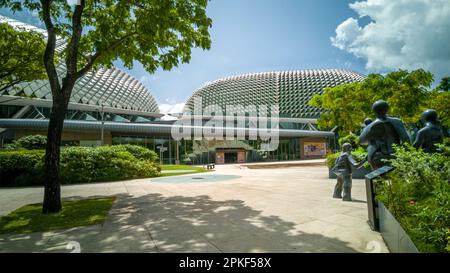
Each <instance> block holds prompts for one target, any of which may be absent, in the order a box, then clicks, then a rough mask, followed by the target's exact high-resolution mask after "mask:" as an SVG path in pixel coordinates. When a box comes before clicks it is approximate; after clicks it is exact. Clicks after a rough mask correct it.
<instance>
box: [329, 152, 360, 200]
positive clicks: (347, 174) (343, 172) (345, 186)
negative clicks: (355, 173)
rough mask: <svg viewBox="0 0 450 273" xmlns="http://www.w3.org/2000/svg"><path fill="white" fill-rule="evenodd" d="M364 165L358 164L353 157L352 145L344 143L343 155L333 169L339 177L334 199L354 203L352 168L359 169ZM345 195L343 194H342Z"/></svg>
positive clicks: (337, 159)
mask: <svg viewBox="0 0 450 273" xmlns="http://www.w3.org/2000/svg"><path fill="white" fill-rule="evenodd" d="M361 165H362V163H359V164H358V163H356V161H355V160H354V159H353V156H352V145H351V144H350V143H344V144H343V145H342V153H341V154H340V155H339V156H338V158H336V162H335V164H334V167H333V168H332V169H331V171H332V172H334V173H335V174H336V176H337V181H336V185H335V186H334V193H333V198H342V201H352V166H353V167H355V168H359V167H360V166H361ZM342 193H343V194H342Z"/></svg>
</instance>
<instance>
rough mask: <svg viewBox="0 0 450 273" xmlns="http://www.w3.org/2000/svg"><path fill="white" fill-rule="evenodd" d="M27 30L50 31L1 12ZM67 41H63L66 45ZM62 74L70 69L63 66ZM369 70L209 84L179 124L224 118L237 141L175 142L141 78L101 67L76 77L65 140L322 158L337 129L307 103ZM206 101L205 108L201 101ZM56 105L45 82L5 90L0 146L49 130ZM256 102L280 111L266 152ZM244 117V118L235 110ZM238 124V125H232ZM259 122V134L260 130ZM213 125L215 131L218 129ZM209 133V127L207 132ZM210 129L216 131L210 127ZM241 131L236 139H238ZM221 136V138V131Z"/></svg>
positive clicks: (228, 155) (200, 159)
mask: <svg viewBox="0 0 450 273" xmlns="http://www.w3.org/2000/svg"><path fill="white" fill-rule="evenodd" d="M0 22H2V23H5V22H6V23H9V24H11V25H13V26H15V27H17V29H23V30H26V31H39V32H41V33H42V34H43V35H45V31H44V30H42V29H38V28H36V27H33V26H30V25H26V24H23V23H21V22H18V21H15V20H12V19H9V18H6V17H0ZM63 45H64V42H63V41H61V40H58V43H57V47H58V50H61V48H62V46H63ZM57 70H58V73H59V75H63V74H64V72H65V66H64V64H63V63H60V64H58V66H57ZM363 79H364V76H363V75H360V74H358V73H355V72H352V71H349V70H341V69H322V70H298V71H279V72H264V73H253V74H245V75H239V76H233V77H227V78H223V79H219V80H216V81H213V82H209V83H206V84H205V85H204V86H203V87H201V88H200V89H198V90H197V91H195V92H193V94H192V96H191V97H190V98H189V99H188V100H187V101H186V104H185V108H184V113H180V114H178V115H174V116H175V117H176V118H177V119H178V121H180V120H183V119H186V117H193V116H194V117H195V116H196V115H199V117H197V118H199V119H200V126H198V124H194V123H188V125H187V127H188V130H192V131H193V132H194V131H195V130H196V129H198V128H199V127H201V129H211V128H209V127H210V124H211V120H214V119H215V118H217V117H218V116H219V117H220V116H221V117H224V118H225V120H228V119H230V118H231V119H232V121H231V123H226V125H224V128H222V129H224V132H225V131H229V130H232V131H233V135H234V136H236V138H235V139H229V138H226V137H225V133H224V137H223V138H211V136H208V135H206V136H205V137H206V138H202V139H195V140H193V139H189V138H188V139H176V138H174V137H173V129H174V126H176V123H177V120H172V121H167V120H162V119H161V118H162V117H163V114H161V113H160V112H159V109H158V105H157V103H156V101H155V99H154V98H153V96H152V95H151V93H150V91H149V90H148V89H147V88H146V87H145V86H144V85H143V84H142V83H141V82H139V81H138V80H137V79H135V78H134V77H132V76H131V75H129V74H127V73H125V72H123V71H121V70H120V69H117V68H99V69H98V70H96V71H94V72H90V73H88V74H86V75H85V76H84V77H83V78H81V79H80V80H78V81H77V83H76V85H75V88H74V90H73V92H72V96H71V98H70V103H69V107H68V108H69V110H68V112H67V114H66V120H65V123H64V132H63V135H62V140H63V141H62V145H63V146H72V145H81V146H98V145H116V144H125V143H130V144H136V145H142V146H145V147H148V148H150V149H152V150H155V151H156V152H157V153H159V154H160V156H161V158H162V159H163V162H164V163H171V164H173V163H191V164H205V163H212V162H215V163H218V164H223V163H243V162H258V161H275V160H298V159H308V158H323V157H325V155H326V154H327V153H329V152H330V151H331V150H332V149H333V148H334V145H335V143H334V142H335V140H334V133H333V132H330V131H320V130H318V129H317V127H316V121H317V118H318V117H320V114H321V112H322V110H321V109H318V108H314V107H311V106H309V105H308V102H309V100H310V99H311V97H312V96H313V95H315V94H320V93H321V92H322V91H323V89H324V88H325V87H332V86H336V85H338V84H343V83H350V82H354V81H361V80H363ZM199 100H201V102H202V104H201V106H200V108H199V109H195V102H196V101H199ZM51 106H52V100H51V92H50V88H49V84H48V82H47V81H33V82H27V83H21V84H18V85H16V86H14V87H12V88H9V89H7V90H4V91H3V92H1V94H0V148H2V147H4V145H5V144H7V143H11V142H12V141H14V140H15V139H18V138H20V137H22V136H25V135H32V134H41V135H46V134H47V126H48V118H49V115H50V110H51ZM229 106H242V109H244V111H243V112H242V113H241V114H242V115H243V117H244V120H245V121H244V123H243V124H241V123H238V121H237V119H236V120H235V116H234V115H233V116H230V115H228V116H227V111H226V109H227V107H229ZM250 106H256V108H257V109H258V111H260V109H261V106H268V107H272V108H271V109H276V110H277V113H276V116H277V117H278V128H277V134H278V135H277V137H279V141H278V145H277V147H276V149H273V150H267V149H264V148H263V146H264V145H266V142H267V141H265V140H263V139H260V138H251V137H250V136H251V130H250V129H249V128H248V127H249V124H250V123H251V122H252V121H251V117H250V116H249V113H248V112H246V111H245V109H247V108H248V107H250ZM270 115H273V112H271V113H269V116H270ZM236 116H238V115H236ZM230 124H231V125H232V128H230V127H227V126H229V125H230ZM259 125H260V124H259V123H258V124H257V125H256V129H255V130H256V131H258V132H259V131H261V130H263V128H260V126H259ZM214 130H215V129H213V131H214ZM207 131H208V130H207ZM209 131H211V130H209ZM238 135H239V136H243V137H241V138H239V139H238V138H237V136H238ZM215 136H217V135H215Z"/></svg>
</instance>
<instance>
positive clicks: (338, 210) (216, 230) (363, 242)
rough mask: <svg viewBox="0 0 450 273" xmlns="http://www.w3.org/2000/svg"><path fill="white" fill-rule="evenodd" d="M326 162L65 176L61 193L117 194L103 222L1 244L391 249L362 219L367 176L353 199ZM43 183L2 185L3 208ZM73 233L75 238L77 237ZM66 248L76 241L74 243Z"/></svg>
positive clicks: (92, 248) (33, 195) (42, 248)
mask: <svg viewBox="0 0 450 273" xmlns="http://www.w3.org/2000/svg"><path fill="white" fill-rule="evenodd" d="M327 174H328V172H327V169H326V167H325V166H302V167H290V168H286V169H280V168H274V169H269V168H265V169H248V168H246V167H242V166H238V165H222V166H221V165H218V166H216V171H215V172H210V173H201V174H190V175H184V176H174V177H161V178H156V179H140V180H132V181H126V182H114V183H98V184H84V185H72V186H64V187H63V189H62V194H63V196H64V197H72V198H80V197H83V198H84V197H93V196H106V195H116V196H118V199H117V201H116V203H115V205H114V207H113V209H112V210H111V212H110V215H109V216H108V218H107V220H106V222H105V223H104V224H103V225H95V226H89V227H81V228H73V229H70V230H65V231H56V232H44V233H33V234H28V235H0V252H31V251H33V252H47V251H51V252H69V251H70V250H68V248H67V247H68V244H69V246H70V244H71V245H76V244H78V243H79V244H80V247H81V251H82V252H378V251H381V252H386V251H387V248H386V246H385V245H384V243H383V240H382V238H381V236H380V235H379V233H377V232H373V231H371V230H370V228H369V226H368V225H367V223H366V219H367V209H366V203H365V189H364V183H363V181H362V180H355V181H354V186H353V197H354V199H355V201H354V202H342V201H341V200H336V199H332V198H331V194H332V189H333V186H334V180H331V179H328V178H327ZM42 196H43V189H42V188H24V189H0V215H5V214H7V213H9V212H10V211H12V210H14V209H16V208H18V207H20V206H22V205H25V204H29V203H33V202H41V201H42ZM73 241H75V242H76V243H73ZM69 249H70V247H69Z"/></svg>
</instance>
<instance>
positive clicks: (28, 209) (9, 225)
mask: <svg viewBox="0 0 450 273" xmlns="http://www.w3.org/2000/svg"><path fill="white" fill-rule="evenodd" d="M115 200H116V198H115V197H106V198H95V199H84V200H73V201H64V202H63V203H62V210H61V211H60V212H59V213H55V214H42V204H30V205H25V206H23V207H21V208H18V209H16V210H15V211H13V212H11V213H10V214H8V215H6V216H3V217H1V218H0V234H4V233H32V232H39V231H50V230H59V229H69V228H73V227H79V226H87V225H96V224H101V223H103V222H104V221H105V219H106V216H107V215H108V212H109V211H110V210H111V208H112V205H113V203H114V201H115Z"/></svg>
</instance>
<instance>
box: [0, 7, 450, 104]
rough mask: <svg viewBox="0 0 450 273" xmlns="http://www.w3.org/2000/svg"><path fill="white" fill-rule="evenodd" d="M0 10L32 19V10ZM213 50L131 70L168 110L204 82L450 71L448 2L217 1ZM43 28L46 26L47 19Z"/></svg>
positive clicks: (210, 13) (442, 73)
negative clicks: (292, 72)
mask: <svg viewBox="0 0 450 273" xmlns="http://www.w3.org/2000/svg"><path fill="white" fill-rule="evenodd" d="M0 14H4V15H7V16H11V17H15V18H16V19H19V20H23V21H25V22H27V23H32V24H36V23H39V20H38V19H37V18H36V17H33V16H30V15H29V14H28V15H27V14H25V15H24V14H16V15H12V14H11V13H10V12H8V11H7V10H5V9H0ZM207 14H208V16H209V17H210V18H211V19H212V21H213V26H212V28H211V31H210V33H211V39H212V46H211V49H210V50H209V51H203V50H200V49H193V54H192V58H191V61H190V63H189V64H182V65H180V66H179V67H177V68H174V69H172V70H171V71H162V70H158V71H157V72H156V73H154V74H152V75H150V74H149V73H147V72H146V71H145V70H144V69H143V68H142V66H141V65H140V64H139V63H136V64H135V66H134V68H133V69H132V70H127V69H126V68H124V67H123V66H122V65H121V64H120V62H119V61H118V62H116V65H117V66H118V67H120V68H122V69H124V70H125V71H128V73H130V74H132V75H133V76H135V77H136V78H137V79H139V80H141V81H142V82H143V83H144V84H145V85H146V86H147V87H148V89H149V90H150V91H151V93H152V94H153V96H154V97H155V99H156V101H157V102H158V104H159V105H160V109H161V110H162V111H163V112H167V111H169V112H178V111H181V107H182V105H183V103H184V102H185V101H186V99H187V98H188V97H189V96H190V95H191V94H192V92H194V91H195V90H196V89H198V88H200V87H201V86H202V85H203V84H204V83H205V82H208V81H212V80H216V79H218V78H221V77H226V76H231V75H237V74H242V73H251V72H264V71H275V70H289V69H314V68H348V69H352V70H354V71H357V72H360V73H363V74H368V73H385V72H388V71H392V70H397V69H400V68H401V69H408V70H412V69H417V68H424V69H426V70H429V71H431V72H432V73H434V75H435V80H436V81H439V80H440V79H441V78H442V77H444V76H449V75H450V50H448V48H449V45H450V31H449V29H450V1H449V0H395V1H392V0H359V1H356V0H211V1H210V2H209V6H208V9H207ZM41 26H42V24H41Z"/></svg>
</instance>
